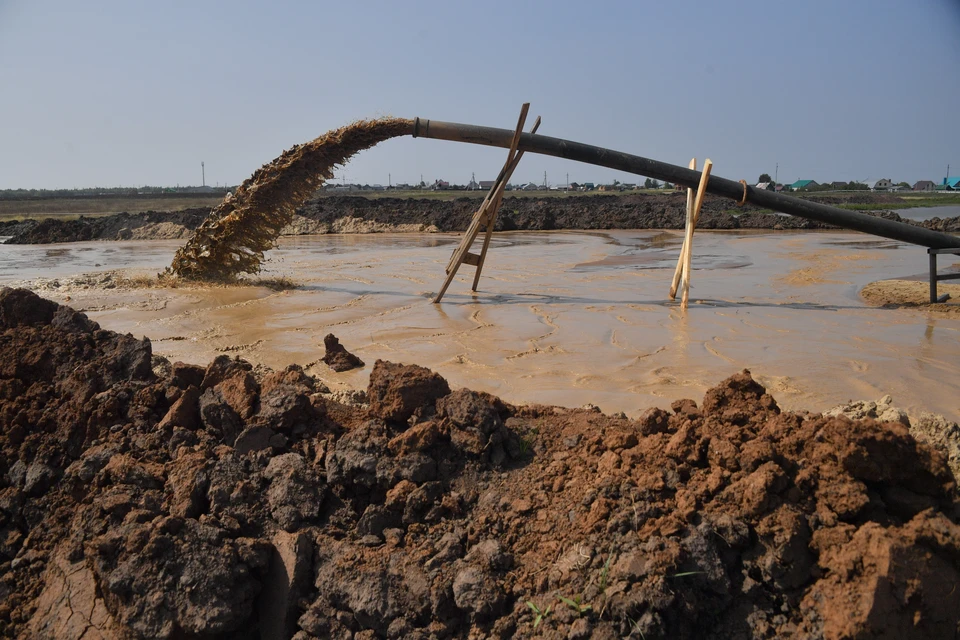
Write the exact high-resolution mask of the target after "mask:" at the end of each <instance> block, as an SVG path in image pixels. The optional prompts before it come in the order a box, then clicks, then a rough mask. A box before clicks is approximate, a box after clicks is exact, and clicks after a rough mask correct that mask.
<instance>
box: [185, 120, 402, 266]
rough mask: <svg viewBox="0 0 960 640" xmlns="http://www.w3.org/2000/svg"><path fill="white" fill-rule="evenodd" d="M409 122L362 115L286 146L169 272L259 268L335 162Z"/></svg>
mask: <svg viewBox="0 0 960 640" xmlns="http://www.w3.org/2000/svg"><path fill="white" fill-rule="evenodd" d="M411 124H412V122H411V121H410V120H404V119H401V118H381V119H379V120H362V121H359V122H355V123H353V124H350V125H347V126H345V127H341V128H340V129H336V130H334V131H330V132H328V133H326V134H324V135H322V136H320V137H319V138H317V139H315V140H312V141H310V142H308V143H306V144H302V145H297V146H295V147H293V148H291V149H289V150H287V151H285V152H284V153H283V155H281V156H280V157H279V158H277V159H275V160H274V161H273V162H270V163H268V164H266V165H264V166H262V167H261V168H260V169H258V170H257V171H256V173H254V174H253V176H251V177H250V178H248V179H247V180H245V181H244V182H243V184H241V185H240V186H239V187H237V190H236V192H235V193H233V194H228V195H227V197H226V198H224V200H223V202H222V203H220V204H219V205H217V207H216V208H215V209H214V210H213V211H212V212H211V213H210V216H209V217H208V218H207V219H206V220H205V221H204V222H203V223H202V224H201V225H200V226H199V227H197V230H196V232H195V233H194V236H193V237H192V238H191V239H190V240H189V241H188V242H187V244H185V245H184V246H183V247H181V248H180V249H179V250H178V251H177V254H176V255H175V256H174V259H173V263H172V264H171V266H170V270H171V272H172V273H174V274H176V275H177V276H180V277H182V278H188V279H193V280H219V279H225V278H232V277H234V276H236V275H238V274H240V273H257V272H259V270H260V264H261V263H262V262H263V252H264V251H266V250H267V249H269V248H271V247H272V246H273V243H274V242H275V241H276V239H277V237H278V236H279V235H280V232H281V231H282V230H283V228H284V227H286V226H287V225H288V224H290V222H291V221H292V220H293V215H294V213H295V212H296V210H297V207H299V206H301V205H302V204H303V203H304V202H305V201H306V200H307V198H309V197H310V195H311V194H313V193H314V192H315V191H316V190H317V188H319V187H320V186H321V185H322V184H323V182H324V180H329V179H330V178H332V177H333V168H334V167H335V166H336V165H342V164H343V163H345V162H346V161H347V160H348V159H349V158H350V157H351V156H353V155H354V154H355V153H357V152H358V151H362V150H364V149H368V148H370V147H372V146H374V145H376V144H377V143H379V142H383V141H384V140H389V139H390V138H395V137H397V136H401V135H405V134H409V133H410V132H411V130H410V127H411Z"/></svg>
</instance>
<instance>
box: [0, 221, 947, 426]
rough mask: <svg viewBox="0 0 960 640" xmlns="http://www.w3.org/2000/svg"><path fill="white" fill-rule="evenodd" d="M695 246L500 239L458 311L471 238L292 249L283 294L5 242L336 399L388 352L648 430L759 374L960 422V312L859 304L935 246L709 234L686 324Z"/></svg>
mask: <svg viewBox="0 0 960 640" xmlns="http://www.w3.org/2000/svg"><path fill="white" fill-rule="evenodd" d="M681 240H682V237H681V234H680V233H679V232H674V231H669V232H661V231H613V232H600V233H586V232H552V233H504V234H498V235H497V236H495V238H494V241H493V243H492V245H491V248H490V253H489V257H488V261H487V266H486V268H485V270H484V273H483V278H482V279H481V282H480V291H479V292H478V293H475V294H474V293H471V292H470V290H469V288H470V283H471V282H472V278H473V268H472V267H469V266H465V267H464V268H463V269H461V274H460V276H459V277H458V278H457V280H456V281H455V282H454V283H453V285H452V286H451V287H450V290H449V291H448V292H447V295H446V297H445V298H444V300H443V303H442V304H440V305H434V304H432V303H431V298H432V295H433V294H434V293H435V292H436V290H437V289H438V288H439V286H440V284H441V282H442V276H443V268H444V265H445V264H446V262H447V259H448V258H449V256H450V252H451V251H452V249H453V247H454V246H455V243H456V242H457V237H456V236H455V235H450V234H427V235H414V234H378V235H338V236H334V235H328V236H310V237H296V238H285V239H282V240H281V241H280V245H279V247H278V248H277V249H276V250H274V251H271V252H270V253H269V254H268V256H269V258H270V261H269V263H268V265H267V268H266V270H265V272H264V273H263V274H262V275H263V276H264V277H268V278H281V277H282V278H286V279H289V280H290V281H292V282H293V283H294V284H295V285H296V288H294V289H290V290H283V291H275V290H271V289H269V288H266V287H262V286H246V287H176V288H169V287H168V288H164V287H159V286H158V287H148V288H137V289H129V288H124V287H122V286H121V287H116V286H115V283H114V282H113V281H110V280H109V279H107V278H104V277H102V275H94V276H92V277H90V276H87V277H84V278H76V277H75V276H77V275H78V274H98V273H100V272H105V271H108V270H122V271H123V272H124V273H125V274H127V275H149V274H155V273H156V272H158V271H160V270H161V269H162V268H163V267H165V266H166V265H168V264H169V263H170V260H171V258H172V256H173V254H174V251H175V250H176V249H177V247H178V246H179V245H180V243H179V242H177V241H151V242H147V241H139V242H111V243H105V242H100V243H97V242H91V243H75V244H62V245H44V246H36V245H34V246H24V245H19V246H7V245H0V284H4V285H9V284H19V285H25V286H29V287H30V288H33V289H34V290H36V291H38V293H40V294H41V295H44V296H46V297H49V298H50V299H53V300H56V301H57V302H65V303H66V304H70V305H72V306H74V307H76V308H79V309H82V310H85V311H86V312H87V313H88V314H89V315H90V316H91V317H92V318H93V319H95V320H96V321H97V322H99V323H100V324H101V326H103V327H104V328H107V329H113V330H116V331H122V332H130V333H133V334H134V335H136V336H138V337H139V336H141V335H145V336H148V337H150V338H151V339H152V340H153V347H154V351H155V352H156V353H159V354H162V355H165V356H167V357H169V358H171V359H178V360H183V361H187V362H194V363H206V362H209V361H210V360H211V359H212V358H213V357H215V356H216V355H219V354H221V353H227V354H230V355H237V356H241V357H243V358H245V359H247V360H249V361H251V362H253V363H262V364H265V365H268V366H270V367H281V366H285V365H286V364H289V363H299V364H301V365H304V366H307V367H309V370H310V371H311V372H312V373H315V374H317V375H318V376H320V377H321V378H323V379H324V380H325V381H327V383H328V384H329V385H330V386H332V387H335V388H336V387H353V388H362V387H365V385H366V380H367V376H368V375H369V368H370V366H371V365H372V364H373V362H374V361H375V360H376V359H377V358H383V359H386V360H392V361H399V362H410V363H418V364H421V365H424V366H427V367H430V368H432V369H435V370H437V371H439V372H440V373H441V374H442V375H444V376H445V377H446V378H447V379H448V380H450V382H451V384H453V385H455V386H467V387H470V388H473V389H478V390H485V391H490V392H492V393H495V394H497V395H499V396H501V397H503V398H504V399H505V400H508V401H511V402H516V403H531V402H539V403H549V404H559V405H565V406H580V405H582V404H585V403H588V402H589V403H593V404H596V405H598V406H600V408H601V409H602V410H603V411H604V412H616V411H624V412H626V413H627V414H628V415H631V416H635V415H637V414H639V413H640V412H641V411H643V410H644V409H646V408H648V407H651V406H661V407H666V406H668V405H669V403H670V402H671V401H673V400H675V399H678V398H687V397H689V398H701V397H702V395H703V393H704V391H705V390H706V389H707V388H708V387H710V386H713V385H715V384H716V383H718V382H719V381H720V380H721V379H723V378H725V377H726V376H728V375H730V374H732V373H735V372H737V371H739V370H741V369H743V368H748V369H750V370H751V371H752V372H753V374H754V376H755V377H756V378H757V379H758V380H760V381H761V382H762V383H764V384H765V385H767V387H768V388H769V389H770V390H771V392H772V393H773V394H774V395H775V397H776V398H777V399H778V401H779V402H780V403H781V405H782V406H784V407H786V408H790V409H800V408H804V409H809V410H813V411H821V410H825V409H827V408H829V407H831V406H834V405H836V404H838V403H840V402H845V401H847V400H850V399H870V400H875V399H877V398H879V397H880V396H882V395H884V394H888V393H889V394H891V395H892V396H893V397H894V401H895V403H896V404H897V405H899V406H901V407H903V408H905V409H907V410H908V411H909V412H912V413H918V412H919V411H921V410H929V411H935V412H937V413H943V414H945V415H947V416H950V417H952V418H953V419H958V418H960V396H958V394H957V388H958V385H960V315H956V314H954V315H949V316H945V315H938V314H934V313H930V312H926V311H923V310H904V309H878V308H872V307H870V306H868V305H866V304H865V303H864V302H863V301H862V300H861V298H860V296H859V293H858V292H859V290H860V289H861V288H862V287H863V286H864V285H866V284H868V283H870V282H873V281H876V280H883V279H889V278H924V277H925V270H926V267H927V256H926V253H925V251H924V250H923V249H922V248H919V247H915V246H912V245H905V244H901V243H898V242H894V241H889V240H883V239H878V238H873V237H871V236H866V235H860V234H854V233H834V232H830V233H811V232H797V233H789V232H757V233H744V232H736V233H730V232H702V233H701V232H698V233H697V235H696V238H695V245H694V256H693V268H694V273H693V280H692V282H693V287H692V289H691V305H690V308H689V310H688V311H687V312H686V313H684V312H683V311H681V310H680V308H679V306H678V305H677V303H675V302H673V301H671V300H670V299H669V298H668V296H667V293H668V289H669V285H670V279H671V277H672V274H673V268H674V265H675V264H676V258H677V253H678V251H679V246H680V242H681ZM942 262H943V266H944V267H948V266H949V265H950V264H951V263H952V256H951V257H950V258H945V259H944V260H942ZM68 297H69V300H68ZM331 332H332V333H335V334H336V335H337V336H338V337H339V338H340V340H341V342H342V343H343V344H344V345H345V346H346V347H347V348H348V349H349V350H351V351H353V352H354V353H356V354H357V355H359V356H360V357H361V358H362V359H363V360H365V361H366V363H367V367H366V368H365V369H361V370H357V371H352V372H345V373H340V374H337V373H334V372H333V371H331V370H330V369H329V368H327V367H326V365H324V364H323V363H321V362H318V361H319V359H320V358H321V357H322V356H323V337H324V335H326V334H327V333H331Z"/></svg>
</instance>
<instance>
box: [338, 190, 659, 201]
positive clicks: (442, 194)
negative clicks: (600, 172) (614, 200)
mask: <svg viewBox="0 0 960 640" xmlns="http://www.w3.org/2000/svg"><path fill="white" fill-rule="evenodd" d="M633 193H660V194H663V193H671V191H664V190H663V189H634V190H633V191H505V192H504V194H503V195H504V197H505V198H581V197H583V196H625V195H630V194H633ZM325 195H329V196H362V197H364V198H370V199H371V200H378V199H380V198H404V199H407V198H410V199H422V200H456V199H457V198H476V199H478V200H482V199H483V198H484V196H486V195H487V192H486V191H452V190H447V191H430V190H429V189H425V190H423V191H421V190H419V189H411V190H410V191H343V192H326V194H325Z"/></svg>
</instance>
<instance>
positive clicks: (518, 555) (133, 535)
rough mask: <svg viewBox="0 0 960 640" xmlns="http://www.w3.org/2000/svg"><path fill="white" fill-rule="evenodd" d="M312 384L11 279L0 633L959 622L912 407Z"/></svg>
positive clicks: (779, 630)
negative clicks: (330, 393)
mask: <svg viewBox="0 0 960 640" xmlns="http://www.w3.org/2000/svg"><path fill="white" fill-rule="evenodd" d="M156 364H163V366H156V367H153V366H151V365H156ZM157 372H159V374H160V375H158V373H157ZM315 391H316V385H315V382H314V381H313V380H312V379H311V378H310V377H308V376H306V375H305V374H304V372H303V370H302V369H300V368H299V367H297V366H290V367H288V368H287V369H285V370H283V371H277V372H267V373H263V374H260V373H259V372H258V371H256V370H254V369H253V368H252V367H250V365H249V364H247V363H245V362H243V361H241V360H236V359H230V358H228V357H226V356H221V357H219V358H217V359H216V360H214V361H213V362H212V363H210V364H209V365H208V366H207V367H197V366H192V365H185V364H182V363H173V364H169V363H156V362H153V359H152V358H151V349H150V342H149V341H148V340H137V339H134V338H133V337H131V336H122V335H118V334H115V333H112V332H109V331H103V330H101V329H100V328H99V327H98V326H97V325H96V323H94V322H91V321H90V320H88V319H87V318H86V317H85V316H83V315H82V314H79V313H76V312H74V311H72V310H71V309H69V308H66V307H60V306H58V305H56V304H54V303H52V302H48V301H45V300H42V299H40V298H38V297H37V296H35V295H34V294H32V293H30V292H27V291H24V290H12V289H4V290H3V291H2V292H0V399H2V404H0V487H2V489H0V634H2V635H4V636H21V637H32V638H81V637H83V638H91V637H102V638H121V637H123V638H127V637H136V638H251V639H252V638H265V637H269V638H285V637H296V638H298V640H308V639H310V638H327V637H334V638H349V637H354V638H375V637H388V638H429V637H463V638H465V637H468V636H469V637H500V638H507V637H514V636H516V637H530V636H546V637H556V638H561V637H562V638H587V637H597V638H607V637H624V636H627V635H630V634H633V636H634V637H646V638H655V637H677V638H711V637H712V638H729V637H757V638H774V637H777V638H781V637H823V638H846V637H854V636H857V637H867V636H873V635H876V636H882V635H887V636H889V637H911V638H940V637H953V635H954V634H955V633H956V631H957V624H958V620H960V590H957V589H956V588H955V586H956V584H957V583H958V581H960V526H958V525H957V507H958V504H957V500H956V497H955V495H956V494H955V486H954V482H953V478H952V476H951V474H950V472H949V471H948V469H947V467H946V465H945V462H944V459H943V457H942V456H941V455H940V454H938V453H937V452H936V451H934V450H933V449H931V448H929V447H927V446H925V445H920V444H918V443H917V442H916V441H915V440H914V439H913V438H912V437H911V436H910V434H909V433H908V431H907V429H906V427H905V426H903V425H901V424H899V423H880V422H876V421H874V420H861V421H851V420H849V419H847V418H843V417H830V418H828V417H824V416H820V415H809V414H792V413H783V412H781V411H780V410H779V408H778V407H777V404H776V402H775V401H774V399H773V398H772V397H770V396H769V395H768V394H767V393H766V391H765V390H764V388H763V387H761V386H760V385H759V384H757V383H756V382H755V381H754V380H753V379H752V378H751V377H750V375H749V373H747V372H743V373H740V374H737V375H735V376H732V377H731V378H729V379H728V380H726V381H724V382H723V383H722V384H720V385H719V386H717V387H715V388H713V389H711V390H710V391H708V392H707V394H706V396H705V398H704V400H703V403H702V406H698V405H697V404H696V403H694V402H693V401H692V400H684V401H678V402H676V403H674V404H673V406H672V410H671V411H665V410H661V409H653V410H651V411H649V412H648V413H647V414H645V415H644V416H643V417H642V418H641V419H640V420H637V421H631V420H628V419H626V418H622V417H619V418H618V417H609V416H604V415H602V414H601V413H599V412H597V411H593V410H588V409H573V410H571V409H561V408H557V407H542V406H532V407H514V406H510V405H507V404H505V403H503V402H501V401H500V400H498V399H497V398H495V397H493V396H490V395H488V394H484V393H476V392H474V391H470V390H468V389H458V390H453V391H451V390H450V388H449V386H448V385H447V383H446V381H445V380H444V379H443V378H442V377H440V376H438V375H437V374H435V373H433V372H430V371H429V370H426V369H423V368H421V367H416V366H405V365H399V364H393V363H386V362H378V363H377V364H376V365H375V366H374V367H373V371H372V374H371V379H370V386H369V389H368V391H367V395H368V398H369V401H370V404H369V408H368V409H364V408H359V407H355V406H347V405H341V404H338V403H336V402H331V401H328V400H325V399H324V398H323V397H322V396H321V395H320V394H318V393H316V392H315Z"/></svg>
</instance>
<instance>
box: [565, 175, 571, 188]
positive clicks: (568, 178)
mask: <svg viewBox="0 0 960 640" xmlns="http://www.w3.org/2000/svg"><path fill="white" fill-rule="evenodd" d="M569 190H570V174H569V173H568V174H567V186H566V188H564V191H569Z"/></svg>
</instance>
